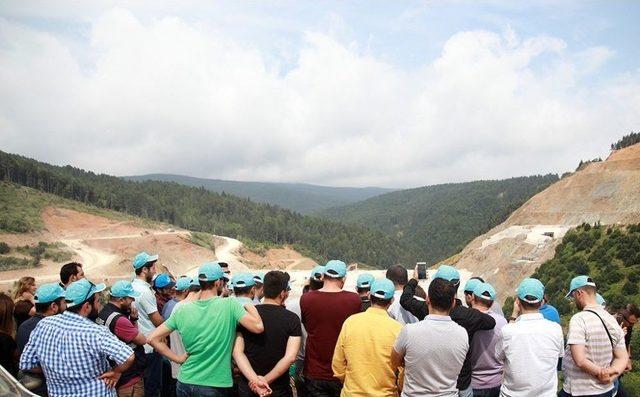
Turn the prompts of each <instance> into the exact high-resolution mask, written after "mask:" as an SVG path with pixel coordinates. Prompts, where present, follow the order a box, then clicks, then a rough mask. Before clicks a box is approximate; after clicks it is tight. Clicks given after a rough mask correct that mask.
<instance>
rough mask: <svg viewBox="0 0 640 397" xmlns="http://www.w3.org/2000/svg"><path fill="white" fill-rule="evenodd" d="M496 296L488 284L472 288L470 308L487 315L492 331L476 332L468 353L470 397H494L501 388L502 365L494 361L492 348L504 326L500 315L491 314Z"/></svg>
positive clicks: (504, 320)
mask: <svg viewBox="0 0 640 397" xmlns="http://www.w3.org/2000/svg"><path fill="white" fill-rule="evenodd" d="M495 299H496V292H495V290H494V289H493V287H492V286H491V285H490V284H488V283H484V282H483V283H481V284H479V285H477V286H476V288H475V289H474V291H473V293H472V296H471V302H470V303H471V306H472V307H473V308H474V309H477V310H479V311H480V312H482V313H488V314H489V315H490V316H491V317H493V318H494V319H495V321H496V326H495V327H494V328H493V329H492V330H484V331H482V330H481V331H476V332H475V334H474V336H473V339H472V340H471V346H470V349H469V351H470V352H469V357H468V359H469V361H470V362H471V364H472V368H471V386H472V389H473V395H474V396H478V397H497V396H499V395H500V385H501V384H502V372H503V368H502V363H500V362H499V361H498V359H497V358H496V344H497V343H498V340H499V339H500V338H501V330H502V327H504V326H505V325H506V324H507V320H506V319H505V318H504V316H503V315H502V314H499V313H496V312H494V311H492V309H491V308H492V307H493V303H494V302H495Z"/></svg>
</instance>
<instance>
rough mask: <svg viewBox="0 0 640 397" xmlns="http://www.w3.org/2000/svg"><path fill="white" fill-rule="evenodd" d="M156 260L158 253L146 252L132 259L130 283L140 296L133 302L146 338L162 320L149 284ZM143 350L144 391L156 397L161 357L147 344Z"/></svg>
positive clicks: (139, 326) (141, 329)
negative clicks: (145, 359) (145, 360)
mask: <svg viewBox="0 0 640 397" xmlns="http://www.w3.org/2000/svg"><path fill="white" fill-rule="evenodd" d="M157 261H158V255H149V254H147V253H146V252H141V253H139V254H138V255H136V257H135V258H134V259H133V269H134V271H135V273H136V277H135V278H134V279H133V281H132V282H131V285H132V286H133V289H134V290H136V292H139V293H140V297H139V298H138V299H136V300H135V302H134V303H133V304H134V306H135V307H136V309H137V310H138V328H139V329H140V332H142V333H143V334H144V335H145V336H146V337H147V338H148V337H149V335H150V334H151V333H152V332H153V331H154V330H155V329H156V327H158V326H159V325H160V324H162V322H163V321H164V319H163V318H162V315H161V312H160V310H159V309H158V301H157V300H156V295H155V293H154V291H153V289H152V285H151V284H152V283H153V278H154V276H155V274H156V271H157V269H156V263H157ZM144 351H145V353H146V355H147V368H148V369H147V371H145V376H144V392H145V395H146V396H147V397H157V396H158V395H159V394H160V392H161V385H162V357H160V355H159V354H158V353H157V352H154V351H153V349H152V348H151V345H149V344H146V345H145V346H144Z"/></svg>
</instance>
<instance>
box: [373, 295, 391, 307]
mask: <svg viewBox="0 0 640 397" xmlns="http://www.w3.org/2000/svg"><path fill="white" fill-rule="evenodd" d="M391 299H393V298H389V299H382V298H378V297H375V296H373V295H371V305H372V306H373V305H376V306H383V307H386V306H387V305H389V304H390V303H391Z"/></svg>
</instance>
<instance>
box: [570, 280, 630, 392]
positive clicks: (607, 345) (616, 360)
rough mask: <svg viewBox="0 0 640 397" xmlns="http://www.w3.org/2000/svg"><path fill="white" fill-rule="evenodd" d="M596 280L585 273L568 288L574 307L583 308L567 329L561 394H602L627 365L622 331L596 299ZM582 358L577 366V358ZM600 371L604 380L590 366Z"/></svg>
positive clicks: (611, 388)
mask: <svg viewBox="0 0 640 397" xmlns="http://www.w3.org/2000/svg"><path fill="white" fill-rule="evenodd" d="M595 287H596V286H595V283H594V282H593V280H592V279H591V278H590V277H588V276H578V277H575V278H574V279H573V280H572V281H571V287H570V292H569V294H568V295H571V296H572V297H573V298H574V301H575V303H576V307H577V308H578V309H580V310H582V311H580V312H578V313H576V314H575V315H573V317H571V321H570V322H569V331H568V333H567V347H566V350H565V353H564V358H563V360H562V371H563V373H564V383H563V385H562V389H563V392H564V393H565V394H564V395H569V396H589V395H604V394H605V393H611V391H612V390H613V388H614V386H613V380H614V379H615V378H616V377H617V376H619V375H620V374H621V373H622V372H623V371H624V369H625V368H626V365H627V361H628V354H627V350H626V345H625V340H624V332H623V331H622V328H621V327H620V326H619V325H618V322H617V321H616V319H615V318H614V317H613V316H612V315H611V314H609V313H608V312H607V311H606V310H605V309H604V308H603V307H602V306H601V305H599V304H598V303H597V302H596V289H595ZM578 360H585V361H586V365H585V364H583V365H582V366H579V365H578V364H577V363H576V361H578ZM586 368H595V369H597V370H598V373H599V372H600V371H603V372H604V373H605V374H606V372H607V371H609V375H606V377H607V381H603V380H602V379H601V378H600V377H599V376H598V375H600V374H598V375H596V374H594V373H593V372H592V371H593V370H591V371H589V372H587V370H586Z"/></svg>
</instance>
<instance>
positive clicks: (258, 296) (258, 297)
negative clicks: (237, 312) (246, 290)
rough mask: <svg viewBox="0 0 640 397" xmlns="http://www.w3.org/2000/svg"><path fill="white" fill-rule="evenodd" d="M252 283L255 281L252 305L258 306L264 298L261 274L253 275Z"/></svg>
mask: <svg viewBox="0 0 640 397" xmlns="http://www.w3.org/2000/svg"><path fill="white" fill-rule="evenodd" d="M253 281H255V283H256V285H255V293H254V296H253V304H254V305H259V304H260V302H261V301H262V298H264V282H263V275H262V274H255V275H254V276H253Z"/></svg>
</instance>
